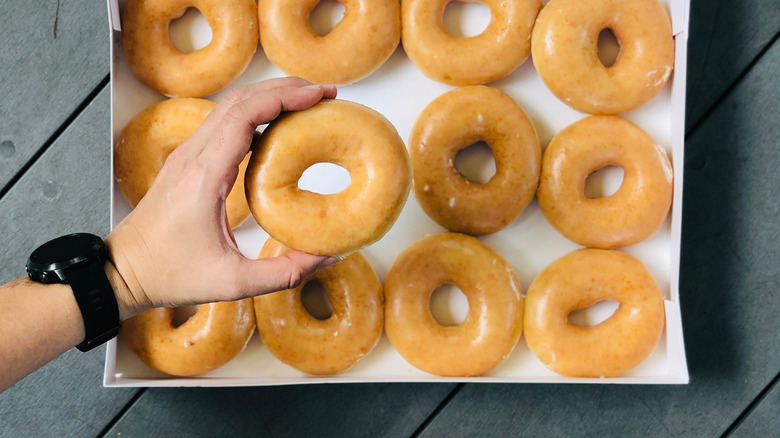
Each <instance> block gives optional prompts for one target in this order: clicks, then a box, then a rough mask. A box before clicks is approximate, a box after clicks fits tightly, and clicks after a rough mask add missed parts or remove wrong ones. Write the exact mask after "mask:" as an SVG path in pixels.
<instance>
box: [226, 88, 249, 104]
mask: <svg viewBox="0 0 780 438" xmlns="http://www.w3.org/2000/svg"><path fill="white" fill-rule="evenodd" d="M246 97H247V89H246V87H235V88H233V89H231V90H230V91H229V92H228V94H227V95H226V96H225V99H224V102H225V104H227V105H229V106H234V105H238V104H239V103H241V102H243V101H244V99H246Z"/></svg>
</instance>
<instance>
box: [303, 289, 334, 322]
mask: <svg viewBox="0 0 780 438" xmlns="http://www.w3.org/2000/svg"><path fill="white" fill-rule="evenodd" d="M301 303H302V304H303V308H304V309H306V311H307V312H309V315H311V316H312V317H313V318H315V319H318V320H320V321H324V320H326V319H328V318H330V316H331V315H333V306H332V305H331V304H330V300H328V294H327V292H325V288H324V287H322V283H320V282H319V281H317V280H311V281H309V282H307V283H306V284H304V285H303V288H302V289H301Z"/></svg>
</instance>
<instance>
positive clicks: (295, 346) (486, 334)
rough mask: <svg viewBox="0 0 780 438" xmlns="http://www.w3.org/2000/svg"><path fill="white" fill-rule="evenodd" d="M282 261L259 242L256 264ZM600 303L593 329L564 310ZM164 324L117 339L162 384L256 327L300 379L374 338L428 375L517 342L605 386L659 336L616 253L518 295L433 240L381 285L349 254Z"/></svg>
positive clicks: (212, 359) (498, 358)
mask: <svg viewBox="0 0 780 438" xmlns="http://www.w3.org/2000/svg"><path fill="white" fill-rule="evenodd" d="M287 251H289V249H288V248H286V247H285V246H283V245H281V244H280V243H279V242H276V241H275V240H273V239H268V241H267V242H266V243H265V245H264V246H263V249H262V250H261V252H260V255H259V257H260V258H264V257H274V256H278V255H282V254H284V253H286V252H287ZM311 281H317V282H320V283H321V285H322V286H323V288H324V289H325V292H326V293H327V296H328V300H329V302H330V304H331V306H332V312H331V314H330V315H328V316H327V317H325V318H324V319H318V318H315V317H314V316H312V315H311V314H310V313H309V312H308V311H307V310H306V309H305V308H304V304H303V301H302V299H301V293H302V290H303V288H304V287H305V286H306V283H308V282H311ZM445 283H452V284H455V285H457V286H458V287H459V288H460V289H461V290H462V291H463V293H464V294H465V295H466V297H467V299H468V302H469V313H468V315H467V316H466V318H465V320H464V321H463V322H462V323H461V324H459V325H457V326H443V325H441V324H439V323H438V322H437V321H436V319H435V317H434V315H433V314H432V312H431V309H430V306H429V302H430V300H431V295H432V294H433V292H434V291H435V290H436V289H438V288H439V287H440V286H442V285H443V284H445ZM601 300H615V301H617V302H619V303H620V306H619V308H618V309H617V311H616V312H615V314H614V315H612V316H611V317H609V318H608V319H607V320H605V321H604V322H602V323H600V324H598V325H596V326H593V327H580V326H577V325H575V324H572V323H571V322H569V321H568V316H569V314H570V313H571V312H572V311H574V310H577V309H581V308H585V307H588V306H591V305H593V304H595V303H596V302H599V301H601ZM524 304H525V306H524ZM252 306H254V307H252ZM172 321H173V310H172V309H155V310H153V311H150V312H146V313H144V314H141V315H139V316H136V317H135V318H132V319H131V320H129V321H127V322H126V323H125V326H124V327H123V329H122V336H123V339H124V340H125V342H126V344H127V346H128V348H129V349H130V350H131V351H133V352H134V353H135V354H136V355H137V356H138V357H139V358H140V359H141V360H142V361H143V362H145V363H146V364H147V365H149V366H150V367H152V368H154V369H156V370H159V371H162V372H164V373H168V374H173V375H184V376H191V375H198V374H203V373H205V372H208V371H211V370H214V369H216V368H218V367H220V366H222V365H224V364H226V363H227V362H228V361H230V360H232V359H233V358H234V357H235V356H237V355H238V354H239V353H240V352H241V351H242V350H243V349H244V347H245V346H246V344H247V342H248V341H249V339H250V338H251V336H252V333H253V332H254V326H255V324H256V325H257V329H258V331H259V334H260V337H261V339H262V341H263V344H264V345H265V347H266V348H267V349H268V350H269V351H270V352H271V353H272V354H273V355H274V356H275V357H277V358H278V359H279V360H280V361H281V362H283V363H285V364H287V365H289V366H292V367H294V368H296V369H298V370H301V371H304V372H306V373H310V374H317V375H333V374H339V373H342V372H344V371H346V370H348V369H349V368H351V367H352V366H354V365H355V364H356V363H357V362H359V361H360V360H361V359H362V358H363V357H365V356H366V355H367V354H369V353H370V352H371V351H372V350H373V348H374V347H375V346H376V344H377V342H378V341H379V338H380V336H381V334H382V331H383V328H384V330H385V331H386V333H387V336H388V339H389V340H390V342H391V344H392V345H393V347H395V349H396V350H397V351H398V352H399V353H400V354H401V356H403V357H404V359H406V361H407V362H409V363H410V364H411V365H413V366H414V367H416V368H418V369H420V370H422V371H425V372H428V373H431V374H435V375H439V376H445V377H469V376H479V375H482V374H485V373H487V372H489V371H491V370H493V369H495V368H496V367H497V366H498V365H499V364H501V363H502V362H503V361H504V360H505V359H506V358H507V357H508V356H509V355H510V353H511V352H512V351H513V350H514V348H515V346H516V345H517V343H518V341H519V339H520V336H521V334H523V333H525V339H526V343H527V344H528V347H529V348H530V349H531V351H532V352H533V353H534V354H535V355H536V356H537V357H538V358H539V360H540V361H541V362H542V363H543V364H544V365H546V366H547V367H549V368H550V369H552V370H553V371H555V372H556V373H559V374H561V375H564V376H570V377H614V376H619V375H621V374H623V373H625V372H627V371H629V370H631V369H632V368H634V367H635V366H636V365H638V364H639V363H641V362H642V361H643V360H644V359H645V358H647V357H648V356H649V355H650V353H651V352H652V351H653V349H654V348H655V346H656V344H657V343H658V340H659V339H660V337H661V334H662V332H663V328H664V305H663V298H662V295H661V292H660V290H659V288H658V285H657V284H656V282H655V280H654V279H653V277H652V275H651V274H650V273H649V272H648V271H647V269H646V268H645V267H644V265H643V264H642V263H641V262H640V261H639V260H637V259H635V258H633V257H631V256H629V255H626V254H624V253H621V252H617V251H611V250H598V249H582V250H578V251H574V252H572V253H569V254H567V255H565V256H563V257H561V258H560V259H558V260H556V261H555V262H553V263H552V264H551V265H550V266H548V267H547V268H546V269H544V270H543V271H542V272H541V273H540V274H539V275H538V276H537V278H536V279H535V280H534V281H533V283H532V284H531V286H530V288H529V290H528V293H527V295H523V294H522V286H521V285H520V282H519V280H518V279H517V276H516V275H515V272H514V270H513V269H512V267H511V266H510V265H509V263H507V262H506V260H504V259H503V258H502V257H501V256H500V255H499V254H498V253H496V252H495V251H493V250H492V249H490V248H489V247H488V246H486V245H484V244H483V243H481V242H479V241H478V240H477V239H475V238H473V237H470V236H467V235H464V234H459V233H441V234H435V235H430V236H428V237H425V238H423V239H422V240H420V241H418V242H416V243H415V244H413V245H412V246H411V247H409V248H407V249H406V250H404V251H403V252H402V253H401V254H400V255H399V256H398V258H397V259H396V261H395V263H394V264H393V266H392V267H391V269H390V271H389V272H388V274H387V277H386V279H385V283H384V287H383V285H382V284H380V282H379V280H378V278H377V276H376V274H375V273H374V270H373V269H372V268H371V265H370V264H369V262H368V261H367V260H366V259H365V257H363V255H362V254H361V253H359V252H357V253H354V254H352V255H350V256H349V257H347V258H345V259H344V260H343V261H342V262H341V263H339V264H338V265H336V266H333V267H330V268H326V269H324V270H322V271H319V272H317V273H315V274H314V275H313V276H312V277H310V278H308V279H307V280H306V282H304V283H303V284H301V285H300V286H298V287H296V288H295V289H290V290H285V291H280V292H277V293H272V294H267V295H263V296H258V297H255V298H254V299H247V300H242V301H239V302H232V303H214V304H209V305H204V306H200V308H199V310H198V311H197V312H196V313H195V315H194V316H192V317H191V318H190V319H189V320H187V321H186V322H184V323H183V324H182V325H180V326H178V327H174V326H173V323H172Z"/></svg>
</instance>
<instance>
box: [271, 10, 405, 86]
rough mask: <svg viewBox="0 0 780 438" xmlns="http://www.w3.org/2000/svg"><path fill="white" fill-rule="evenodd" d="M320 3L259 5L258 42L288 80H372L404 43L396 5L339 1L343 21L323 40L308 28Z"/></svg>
mask: <svg viewBox="0 0 780 438" xmlns="http://www.w3.org/2000/svg"><path fill="white" fill-rule="evenodd" d="M319 3H320V0H297V1H289V0H260V2H259V3H258V8H257V9H258V17H259V22H260V42H261V45H262V46H263V50H264V51H265V54H266V56H268V59H269V60H270V61H271V62H272V63H273V64H274V65H275V66H277V67H279V68H280V69H282V70H283V71H284V72H285V73H287V74H289V75H295V76H300V77H302V78H304V79H306V80H308V81H311V82H314V83H322V84H350V83H353V82H357V81H358V80H360V79H362V78H364V77H366V76H368V75H370V74H371V73H372V72H374V70H376V69H377V68H379V66H381V65H382V64H383V63H384V62H385V61H386V60H387V59H388V58H389V57H390V55H392V54H393V52H394V51H395V48H396V47H397V46H398V42H399V40H400V38H401V7H400V6H399V5H398V0H339V3H341V4H342V5H344V17H343V18H342V19H341V21H340V22H339V23H338V24H336V26H335V27H334V28H333V29H332V30H331V31H330V32H329V33H328V34H327V35H324V36H320V35H317V34H316V33H315V32H314V30H312V28H311V26H310V25H309V15H310V14H311V12H312V10H314V8H315V7H316V6H317V4H319Z"/></svg>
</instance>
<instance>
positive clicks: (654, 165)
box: [537, 116, 674, 248]
mask: <svg viewBox="0 0 780 438" xmlns="http://www.w3.org/2000/svg"><path fill="white" fill-rule="evenodd" d="M606 166H618V167H621V168H622V169H623V171H624V176H623V183H622V184H621V186H620V188H619V189H618V191H617V192H615V193H614V194H613V195H612V196H607V197H602V198H594V199H591V198H588V197H586V196H585V179H586V178H587V177H588V175H590V174H591V173H593V172H595V171H597V170H599V169H601V168H603V167H606ZM673 178H674V172H673V171H672V165H671V164H670V163H669V159H668V158H667V156H666V151H664V149H663V148H662V147H661V146H660V145H658V144H657V143H656V142H655V140H653V138H652V137H650V136H649V135H647V134H646V133H645V132H644V131H643V130H642V129H641V128H639V127H637V126H636V125H634V124H633V123H631V122H629V121H627V120H624V119H621V118H619V117H615V116H591V117H588V118H585V119H582V120H580V121H578V122H576V123H574V124H572V125H571V126H569V127H567V128H566V129H564V130H563V131H561V132H560V133H558V135H556V136H555V138H553V140H552V141H551V142H550V144H549V145H548V146H547V149H546V150H545V151H544V156H543V157H542V177H541V181H540V183H539V191H538V194H537V195H538V200H539V207H540V208H541V210H542V213H544V216H545V217H546V218H547V220H548V221H550V223H551V224H552V225H553V226H554V227H555V228H556V229H557V230H558V231H560V232H561V234H563V235H564V236H566V238H568V239H569V240H572V241H574V242H576V243H579V244H580V245H583V246H587V247H593V248H618V247H623V246H627V245H633V244H635V243H639V242H641V241H643V240H645V239H646V238H648V237H649V236H651V235H652V234H653V233H654V232H655V231H656V230H658V228H660V227H661V225H662V224H663V222H664V220H666V215H667V213H668V212H669V207H670V206H671V203H672V189H673V183H672V181H673Z"/></svg>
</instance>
